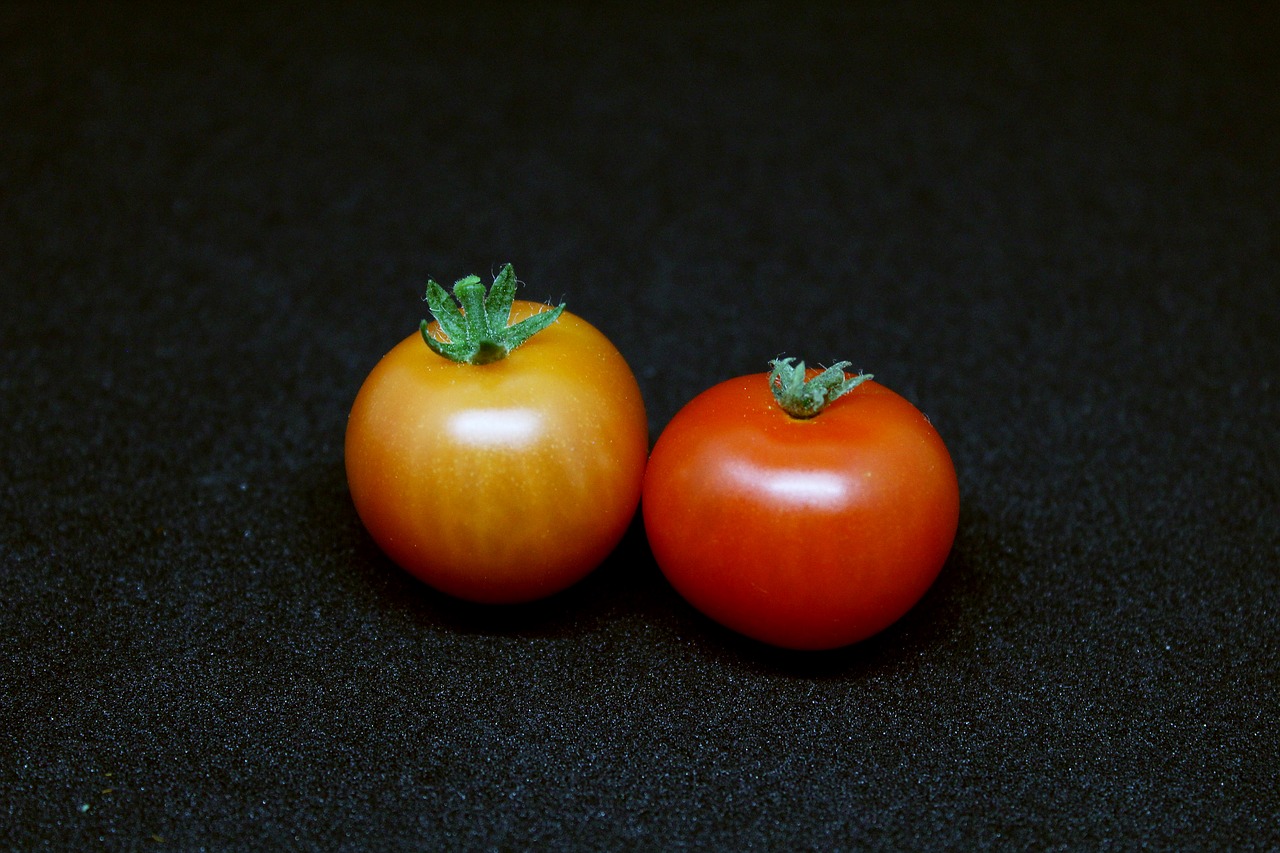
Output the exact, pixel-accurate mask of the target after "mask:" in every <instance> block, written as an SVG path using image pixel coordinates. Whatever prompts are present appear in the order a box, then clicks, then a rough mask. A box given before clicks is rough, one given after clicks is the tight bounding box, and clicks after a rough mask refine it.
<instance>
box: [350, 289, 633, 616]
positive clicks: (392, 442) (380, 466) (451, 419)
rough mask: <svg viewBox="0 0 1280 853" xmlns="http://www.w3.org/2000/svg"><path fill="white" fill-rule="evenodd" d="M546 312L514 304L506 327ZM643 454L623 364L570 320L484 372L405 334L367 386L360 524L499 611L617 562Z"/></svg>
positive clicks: (358, 457) (362, 410) (425, 573)
mask: <svg viewBox="0 0 1280 853" xmlns="http://www.w3.org/2000/svg"><path fill="white" fill-rule="evenodd" d="M545 308H546V306H544V305H539V304H538V303H531V302H524V301H516V303H515V305H514V308H513V310H512V315H511V322H512V323H515V322H518V321H519V320H521V319H523V318H524V317H527V316H530V315H531V314H533V313H536V312H537V311H540V310H544V309H545ZM432 331H433V333H435V334H438V328H437V327H436V326H435V325H434V324H433V325H432ZM648 451H649V434H648V421H647V419H646V417H645V411H644V403H643V401H642V400H641V397H640V389H639V386H638V385H637V384H636V380H635V377H634V375H633V374H632V373H631V370H630V368H629V367H628V366H627V363H626V361H625V360H624V359H623V357H622V355H621V354H620V353H619V352H618V351H617V349H616V348H614V346H613V344H612V343H610V342H609V340H608V339H607V338H606V337H605V336H604V335H603V334H601V333H600V332H599V331H598V330H597V329H595V327H593V326H592V325H591V324H589V323H588V322H586V321H585V320H583V319H582V318H580V317H577V316H576V315H573V314H571V313H569V312H568V311H566V312H564V313H563V314H561V315H560V317H559V319H557V320H556V321H555V322H554V323H552V324H551V325H550V326H548V327H547V328H546V329H544V330H543V331H541V332H538V333H537V334H536V335H534V336H533V337H532V338H530V339H529V340H528V341H527V342H525V343H524V344H522V345H521V346H519V347H517V348H516V349H515V350H513V351H512V352H511V354H510V355H508V356H507V357H506V358H504V359H502V360H500V361H495V362H492V363H490V364H485V365H471V364H458V363H455V362H452V361H449V360H448V359H445V358H443V357H441V356H439V355H436V354H435V353H433V352H432V351H431V350H430V349H429V348H428V347H427V345H426V343H425V342H424V341H423V340H422V336H421V335H420V334H418V333H417V332H415V333H414V334H412V335H410V336H408V337H407V338H405V339H404V340H403V341H401V342H400V344H399V345H398V346H396V347H395V348H393V349H392V350H391V351H390V352H389V353H387V355H386V356H384V357H383V358H382V360H381V361H379V362H378V364H377V366H375V367H374V369H373V371H372V372H371V373H370V374H369V376H368V378H367V379H366V380H365V382H364V384H363V385H362V386H361V388H360V392H359V394H357V396H356V400H355V403H354V404H353V405H352V408H351V415H350V417H349V418H348V420H347V434H346V447H345V457H346V469H347V482H348V485H349V486H350V489H351V497H352V500H353V502H354V503H355V507H356V511H357V513H358V514H359V516H360V519H361V520H362V521H363V522H364V524H365V527H366V528H368V530H369V533H370V534H371V535H372V536H373V538H374V540H375V541H376V542H377V543H378V545H379V546H380V547H381V548H382V549H383V550H384V551H385V552H386V553H387V555H388V556H390V557H391V559H393V560H394V561H395V562H396V563H398V564H399V565H400V566H402V567H403V568H405V569H406V570H407V571H409V572H410V573H412V574H413V575H415V576H417V577H418V578H420V579H421V580H423V581H425V582H426V583H428V584H430V585H431V586H433V587H435V588H437V589H439V590H442V591H443V592H446V593H448V594H450V595H453V596H456V597H458V598H463V599H467V600H469V601H476V602H482V603H493V604H500V603H516V602H524V601H531V600H534V599H538V598H543V597H545V596H548V595H551V594H553V593H555V592H559V591H560V590H562V589H565V588H566V587H568V586H570V585H571V584H574V583H576V582H577V581H578V580H580V579H582V578H583V577H584V576H586V575H587V574H588V573H589V572H590V571H591V570H592V569H594V568H595V567H596V566H597V565H599V563H600V562H601V561H603V560H604V558H605V557H606V556H608V554H609V552H610V551H612V550H613V549H614V547H615V546H616V545H617V544H618V542H619V540H620V539H621V538H622V535H623V534H624V533H625V532H626V529H627V527H628V526H629V525H630V522H631V520H632V518H634V516H635V512H636V506H637V504H638V503H639V500H640V488H641V483H642V481H643V478H644V465H645V459H646V457H647V455H648Z"/></svg>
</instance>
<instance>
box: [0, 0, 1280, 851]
mask: <svg viewBox="0 0 1280 853" xmlns="http://www.w3.org/2000/svg"><path fill="white" fill-rule="evenodd" d="M1038 8H1039V10H1038V11H1035V12H1030V11H1026V10H1023V9H1021V8H1020V7H1018V6H1012V5H1011V6H989V7H986V9H987V10H986V11H984V12H982V13H980V14H979V13H975V12H973V11H971V10H966V9H965V8H964V7H949V6H944V5H941V4H933V3H928V2H925V3H915V4H904V5H901V6H894V7H892V8H890V9H888V10H879V11H877V10H873V9H863V10H857V11H842V10H840V9H839V8H837V7H831V8H826V7H819V6H811V7H806V8H805V9H804V10H799V11H798V10H797V9H799V7H790V11H783V10H782V9H780V8H778V7H774V6H771V5H765V4H742V5H739V4H732V5H729V4H726V5H724V6H711V5H702V6H697V7H691V6H689V5H685V4H681V5H672V6H670V7H663V8H661V9H658V10H651V11H636V10H634V9H633V10H630V11H619V10H610V11H599V10H597V11H590V12H589V11H584V10H583V9H579V8H577V7H573V6H565V5H553V6H550V7H547V8H545V9H541V10H539V11H536V12H534V11H528V10H524V9H523V8H522V7H514V6H513V7H505V6H489V5H481V6H475V5H474V4H472V6H471V9H470V11H469V12H468V13H467V14H466V15H465V16H463V15H461V14H457V13H455V14H453V15H451V16H444V17H442V16H440V15H439V14H427V13H424V12H422V11H412V10H411V9H410V8H407V7H397V6H387V5H382V6H378V7H376V8H375V9H373V10H368V9H360V8H355V7H353V6H350V5H345V4H344V5H338V6H333V7H329V6H319V7H314V6H298V7H288V8H282V9H281V8H278V9H277V10H276V11H256V10H255V11H249V10H246V9H241V8H238V7H237V8H235V9H231V7H228V9H224V10H222V11H209V10H204V11H199V12H192V11H183V12H177V11H162V10H157V9H154V8H151V7H132V6H115V5H112V6H109V7H106V8H99V7H97V6H85V7H74V6H69V5H67V6H58V7H54V11H48V10H45V9H44V8H43V7H37V6H19V5H5V6H3V7H0V287H2V288H3V310H2V311H0V335H2V336H3V337H2V341H3V350H2V354H0V371H2V372H0V407H2V409H0V411H2V414H3V419H2V421H0V451H2V452H3V459H4V463H3V469H0V501H2V503H0V512H2V514H0V560H2V561H3V563H2V574H0V602H2V603H3V608H2V610H0V795H2V796H0V846H2V847H5V848H14V849H21V850H27V849H42V848H50V849H94V848H96V847H100V846H105V847H106V848H108V849H145V848H150V847H153V846H154V847H157V848H174V849H183V850H197V849H202V848H203V849H209V850H215V849H217V850H225V849H263V848H266V849H281V848H294V847H315V848H321V849H338V848H343V849H360V848H369V849H380V850H394V849H428V848H433V847H441V846H443V847H450V848H453V847H456V848H485V847H494V848H501V849H519V848H523V847H527V846H539V847H550V846H554V847H578V848H587V849H599V848H639V849H658V848H672V847H681V846H684V847H700V848H721V849H746V848H757V849H783V848H786V847H789V846H792V845H796V846H799V847H801V848H806V849H809V848H811V849H829V848H832V847H835V848H840V849H849V848H891V849H904V850H906V849H910V850H929V849H971V848H975V847H988V848H1001V849H1005V848H1012V849H1020V848H1035V849H1046V848H1059V847H1060V848H1075V849H1094V850H1096V849H1134V848H1137V847H1140V846H1143V845H1150V846H1151V847H1153V848H1156V849H1177V848H1187V849H1191V848H1206V847H1215V846H1218V845H1225V846H1229V847H1233V848H1235V849H1276V848H1277V847H1278V846H1280V805H1278V804H1280V795H1278V793H1277V791H1278V787H1280V769H1278V768H1280V737H1278V736H1277V727H1278V726H1280V627H1278V626H1280V485H1278V484H1280V461H1278V459H1280V455H1278V452H1277V448H1276V442H1277V432H1278V429H1277V428H1278V426H1280V406H1277V389H1276V386H1275V378H1274V377H1275V375H1276V371H1277V368H1278V367H1280V347H1278V345H1277V343H1276V339H1275V337H1274V335H1275V332H1276V328H1277V322H1276V321H1277V316H1278V315H1280V282H1278V281H1277V279H1278V276H1280V272H1278V271H1280V236H1278V235H1280V226H1278V223H1280V177H1278V176H1280V156H1278V152H1280V146H1278V145H1277V139H1280V95H1278V94H1277V93H1278V92H1280V73H1278V69H1280V60H1278V59H1277V57H1278V56H1280V52H1278V49H1277V45H1280V38H1278V37H1277V36H1278V33H1280V29H1278V28H1277V25H1276V18H1277V15H1276V13H1275V10H1274V7H1273V6H1270V5H1269V4H1258V5H1256V6H1252V7H1250V6H1248V5H1247V4H1245V5H1242V6H1240V7H1234V8H1233V9H1217V8H1213V9H1201V10H1198V11H1188V9H1187V8H1185V7H1181V6H1174V7H1172V8H1170V7H1166V6H1152V7H1150V8H1146V9H1143V10H1136V11H1127V12H1113V11H1112V12H1109V11H1106V10H1105V9H1102V8H1094V9H1090V10H1089V11H1087V12H1086V11H1084V10H1082V9H1078V8H1076V9H1071V10H1055V9H1051V8H1048V7H1038ZM1125 8H1127V9H1136V7H1125ZM508 260H510V261H512V262H514V264H515V268H516V271H517V273H518V274H519V275H520V277H521V278H522V280H524V281H526V282H528V286H527V289H526V291H525V293H526V294H528V295H530V296H531V297H532V298H537V299H552V298H554V299H559V298H564V299H566V300H568V302H569V304H570V307H571V309H572V310H574V311H575V312H576V313H578V314H580V315H582V316H584V317H586V318H587V319H589V320H591V321H592V322H593V323H595V324H596V325H597V326H598V327H599V328H601V329H602V330H603V331H604V332H605V333H606V334H608V335H609V336H610V337H611V338H612V339H613V340H614V341H615V343H617V345H618V347H619V348H620V349H621V350H622V352H623V353H624V354H625V355H626V356H627V358H628V360H629V361H630V362H631V364H632V366H633V368H634V369H635V371H636V373H637V376H638V377H639V379H640V382H641V385H642V388H643V390H644V392H645V395H646V399H647V401H648V405H649V411H650V419H651V424H652V428H653V430H654V432H655V435H656V432H657V430H659V429H660V428H661V427H662V426H663V425H664V424H665V423H666V422H667V421H668V420H669V419H670V417H671V416H672V415H673V414H674V413H675V411H676V410H677V409H678V407H679V406H680V405H681V404H682V403H683V402H684V401H686V400H687V399H689V398H690V397H692V396H693V395H694V394H695V393H696V392H697V391H699V390H701V389H702V388H705V387H707V386H709V385H711V384H713V383H714V382H716V381H719V380H720V379H723V378H726V377H728V376H732V375H737V374H741V373H748V372H756V371H759V370H763V369H764V367H765V363H766V361H767V360H768V359H769V358H771V357H773V356H775V355H778V354H780V353H787V354H793V355H799V356H802V357H806V358H808V359H810V360H813V361H828V362H829V361H833V360H836V359H840V358H847V359H849V360H851V361H852V362H853V363H854V366H855V367H858V368H863V369H866V370H871V371H874V372H875V374H876V375H877V378H879V379H881V380H882V381H883V382H885V384H888V385H889V386H891V387H893V388H895V389H897V390H898V391H900V392H901V393H903V394H905V395H906V396H907V397H908V398H910V399H912V400H913V401H915V402H916V403H917V404H918V405H919V406H920V407H921V408H922V409H923V410H924V411H925V412H926V413H927V414H929V415H930V417H931V418H932V420H933V422H934V424H935V425H936V426H937V427H938V429H939V431H940V432H941V433H942V435H943V437H944V438H945V439H946V441H947V442H948V444H949V446H950V448H951V451H952V454H953V456H954V459H955V462H956V466H957V469H958V471H959V475H960V481H961V487H962V493H963V502H964V509H963V514H962V521H961V529H960V533H959V537H958V539H957V542H956V546H955V550H954V553H953V555H952V558H951V560H950V561H949V563H948V565H947V566H946V568H945V570H944V572H943V574H942V575H941V577H940V579H939V581H938V583H937V584H936V585H935V587H934V588H933V590H932V591H931V592H930V593H929V595H928V596H926V598H925V599H924V600H923V601H922V602H921V604H920V605H919V606H918V607H917V608H916V609H915V610H913V611H912V612H911V613H910V614H908V616H907V617H906V618H905V619H904V620H903V621H902V622H901V623H899V624H898V625H896V626H895V627H893V628H892V629H890V630H889V631H887V632H886V633H884V634H883V635H881V636H879V637H877V638H874V639H872V640H871V641H868V642H866V643H864V644H862V645H860V646H857V647H854V648H852V649H849V650H845V651H841V652H837V653H831V654H822V655H816V656H803V655H789V654H783V653H780V652H775V651H771V650H768V649H764V648H761V647H759V646H755V645H752V644H749V643H746V642H743V641H740V640H737V639H735V638H734V637H731V636H729V635H728V634H726V633H725V632H723V631H720V630H718V629H716V628H715V627H713V626H711V625H709V624H708V623H707V622H706V621H705V620H703V619H701V618H700V617H699V616H697V615H696V614H695V613H693V612H692V611H691V610H690V609H689V608H688V607H686V606H685V605H683V604H682V603H681V601H680V600H679V599H678V598H677V597H676V596H675V595H674V593H673V592H672V591H671V590H670V588H669V587H667V586H666V584H665V582H664V581H663V580H662V578H661V576H660V574H659V573H658V571H657V569H656V567H655V566H654V564H653V562H652V559H651V558H650V557H649V555H648V552H647V549H646V546H645V543H644V537H643V534H642V531H641V530H640V529H639V527H638V526H637V527H635V528H633V531H632V533H631V534H630V535H629V536H628V538H627V539H626V540H625V541H624V542H623V544H622V546H621V547H620V549H619V550H618V552H617V553H616V554H615V555H614V557H613V558H612V559H610V560H609V561H608V562H607V563H606V564H605V565H604V566H602V567H601V569H600V570H599V571H598V572H597V573H596V574H595V575H593V576H592V577H591V578H590V579H589V580H588V581H586V582H585V583H583V584H582V585H581V586H579V587H577V588H575V589H573V590H571V591H570V592H568V593H566V594H564V595H562V596H559V597H557V598H555V599H553V600H550V601H547V602H545V603H543V604H540V605H537V606H533V607H528V608H522V609H518V610H515V611H510V610H499V611H488V610H483V609H475V608H470V607H464V606H461V605H458V604H456V603H452V602H450V601H448V600H445V599H443V598H442V597H440V596H438V595H436V594H434V593H432V592H431V591H429V590H427V589H425V588H423V587H421V586H420V585H418V584H416V583H414V582H412V581H411V580H409V579H408V578H407V577H406V576H404V575H403V574H402V573H400V572H399V571H398V570H396V569H395V568H394V567H393V566H392V565H390V564H389V563H388V562H387V561H386V559H385V558H383V557H382V556H381V555H380V554H379V552H378V551H377V549H376V548H375V547H374V546H373V545H372V544H371V542H370V541H369V539H368V538H367V537H366V535H365V534H364V532H363V530H362V528H361V527H360V525H359V522H358V520H357V519H356V517H355V515H354V513H353V511H352V509H351V506H350V504H349V500H348V498H347V495H346V491H345V483H344V477H343V473H342V458H341V457H342V451H341V448H342V431H343V424H344V418H345V414H346V411H347V408H348V407H349V406H350V403H351V400H352V398H353V396H354V394H355V391H356V389H357V388H358V386H359V383H360V381H361V380H362V379H363V377H364V375H365V374H366V373H367V371H368V370H369V369H370V368H371V367H372V365H373V363H374V362H375V361H376V359H377V358H378V357H379V356H380V355H381V354H382V353H383V352H384V351H385V350H387V349H388V348H390V346H391V345H392V344H394V343H395V342H396V341H398V340H399V339H400V337H401V336H403V335H404V334H407V333H408V332H409V331H411V330H412V329H413V328H414V326H415V325H416V322H417V320H418V318H419V316H421V312H422V309H423V306H422V305H421V303H420V302H419V301H418V300H419V298H420V296H421V293H422V290H423V287H424V284H425V281H426V278H427V277H428V276H432V277H435V278H437V279H439V280H444V281H452V280H453V279H454V278H457V277H459V276H461V275H463V274H465V273H469V272H476V273H480V274H482V275H483V274H487V273H491V272H494V271H496V270H497V268H498V265H499V264H501V263H502V262H504V261H508ZM100 840H101V841H100Z"/></svg>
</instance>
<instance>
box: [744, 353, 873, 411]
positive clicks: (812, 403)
mask: <svg viewBox="0 0 1280 853" xmlns="http://www.w3.org/2000/svg"><path fill="white" fill-rule="evenodd" d="M769 363H770V364H771V365H773V370H771V371H770V372H769V388H770V390H772V391H773V399H774V400H776V401H777V402H778V405H779V406H781V407H782V409H783V411H785V412H786V413H787V414H788V415H791V417H793V418H799V419H804V418H812V417H814V416H815V415H817V414H819V413H820V412H821V411H822V410H823V409H825V408H826V407H827V406H829V405H831V403H833V402H835V401H836V400H838V399H839V398H841V397H843V396H844V395H845V394H848V393H849V392H850V391H852V390H853V389H854V388H857V387H858V386H859V385H861V384H862V383H863V382H866V381H867V380H868V379H871V378H872V376H871V374H870V373H859V374H858V375H856V376H849V375H848V374H846V373H845V372H844V369H845V368H846V367H848V366H849V362H847V361H837V362H836V363H835V364H833V365H831V366H830V367H828V368H827V369H826V370H823V371H822V372H821V373H817V374H814V375H813V376H809V375H808V371H807V370H806V369H805V366H804V362H803V361H801V362H800V363H798V364H797V363H796V360H795V359H794V358H776V359H774V360H773V361H771V362H769Z"/></svg>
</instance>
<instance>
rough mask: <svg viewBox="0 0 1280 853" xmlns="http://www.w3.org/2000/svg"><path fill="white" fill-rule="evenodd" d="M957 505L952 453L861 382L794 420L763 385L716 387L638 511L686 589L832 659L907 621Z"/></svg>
mask: <svg viewBox="0 0 1280 853" xmlns="http://www.w3.org/2000/svg"><path fill="white" fill-rule="evenodd" d="M809 373H810V375H813V374H815V373H816V371H810V372H809ZM959 507H960V494H959V487H958V484H957V481H956V474H955V468H954V466H953V465H952V462H951V457H950V455H949V454H948V453H947V449H946V447H945V445H944V444H943V442H942V439H941V437H940V436H939V435H938V433H937V432H936V431H935V430H934V428H933V427H932V426H931V425H930V423H929V421H928V420H927V419H926V418H925V417H924V415H923V414H921V413H920V412H919V411H918V410H917V409H916V408H915V407H914V406H912V405H911V404H910V403H909V402H908V401H907V400H905V399H904V398H902V397H901V396H899V395H898V394H896V393H894V392H893V391H891V390H889V389H888V388H886V387H884V386H883V385H880V384H878V383H876V382H874V381H866V382H863V383H862V384H861V385H859V386H858V387H856V388H854V389H853V390H852V391H850V392H849V393H848V394H846V395H845V396H843V397H841V398H839V399H837V400H835V401H834V402H832V403H831V404H830V405H829V406H828V407H827V408H826V409H825V410H823V411H822V412H821V413H819V414H818V415H816V416H815V417H812V418H805V419H797V418H793V417H791V416H790V415H788V414H787V413H786V412H785V411H783V409H782V408H781V407H780V406H778V405H777V403H776V402H775V400H774V398H773V393H772V391H771V390H770V387H769V381H768V378H767V377H766V376H765V375H753V376H744V377H739V378H737V379H731V380H728V381H726V382H722V383H720V384H719V385H716V386H714V387H712V388H710V389H708V390H707V391H705V392H703V393H702V394H700V395H698V396H697V397H695V398H694V399H693V400H692V401H691V402H690V403H689V404H688V405H686V406H685V407H684V408H683V409H682V410H680V412H678V413H677V414H676V416H675V417H674V418H673V419H672V420H671V422H670V423H669V424H668V425H667V428H666V429H665V430H663V432H662V434H661V436H660V437H659V438H658V441H657V443H656V444H655V446H654V449H653V452H652V454H651V455H650V459H649V466H648V469H647V471H646V474H645V482H644V495H643V500H642V511H643V514H644V524H645V531H646V533H647V535H648V538H649V544H650V546H651V548H652V550H653V555H654V558H655V559H656V560H657V563H658V565H659V567H660V568H661V569H662V572H663V574H664V575H666V577H667V579H668V581H670V583H671V585H672V586H673V587H674V588H675V589H676V591H677V592H679V593H680V594H681V595H682V596H683V597H684V598H685V599H687V600H688V601H689V603H690V604H692V605H693V606H694V607H695V608H697V609H698V610H700V611H702V612H703V613H704V614H706V615H707V616H709V617H710V618H712V619H714V620H715V621H717V622H719V623H721V624H723V625H725V626H726V627H728V628H731V629H733V630H735V631H737V632H739V633H742V634H745V635H746V636H748V637H752V638H754V639H757V640H760V641H762V642H765V643H770V644H772V645H776V646H782V647H785V648H793V649H831V648H838V647H841V646H845V645H849V644H851V643H855V642H857V641H859V640H863V639H865V638H867V637H869V636H871V635H873V634H875V633H877V632H879V631H881V630H883V629H884V628H886V627H888V626H889V625H891V624H892V623H893V622H895V621H897V619H898V618H899V617H901V616H902V615H903V614H904V613H906V612H907V610H909V609H910V608H911V607H912V606H913V605H914V604H915V603H916V602H917V601H918V600H919V599H920V598H921V596H923V595H924V593H925V591H926V590H928V588H929V586H930V585H931V584H932V583H933V581H934V579H935V578H936V577H937V575H938V572H939V571H940V570H941V568H942V565H943V563H944V562H945V561H946V558H947V555H948V553H949V552H950V550H951V545H952V542H953V540H954V538H955V533H956V527H957V524H958V521H959Z"/></svg>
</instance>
